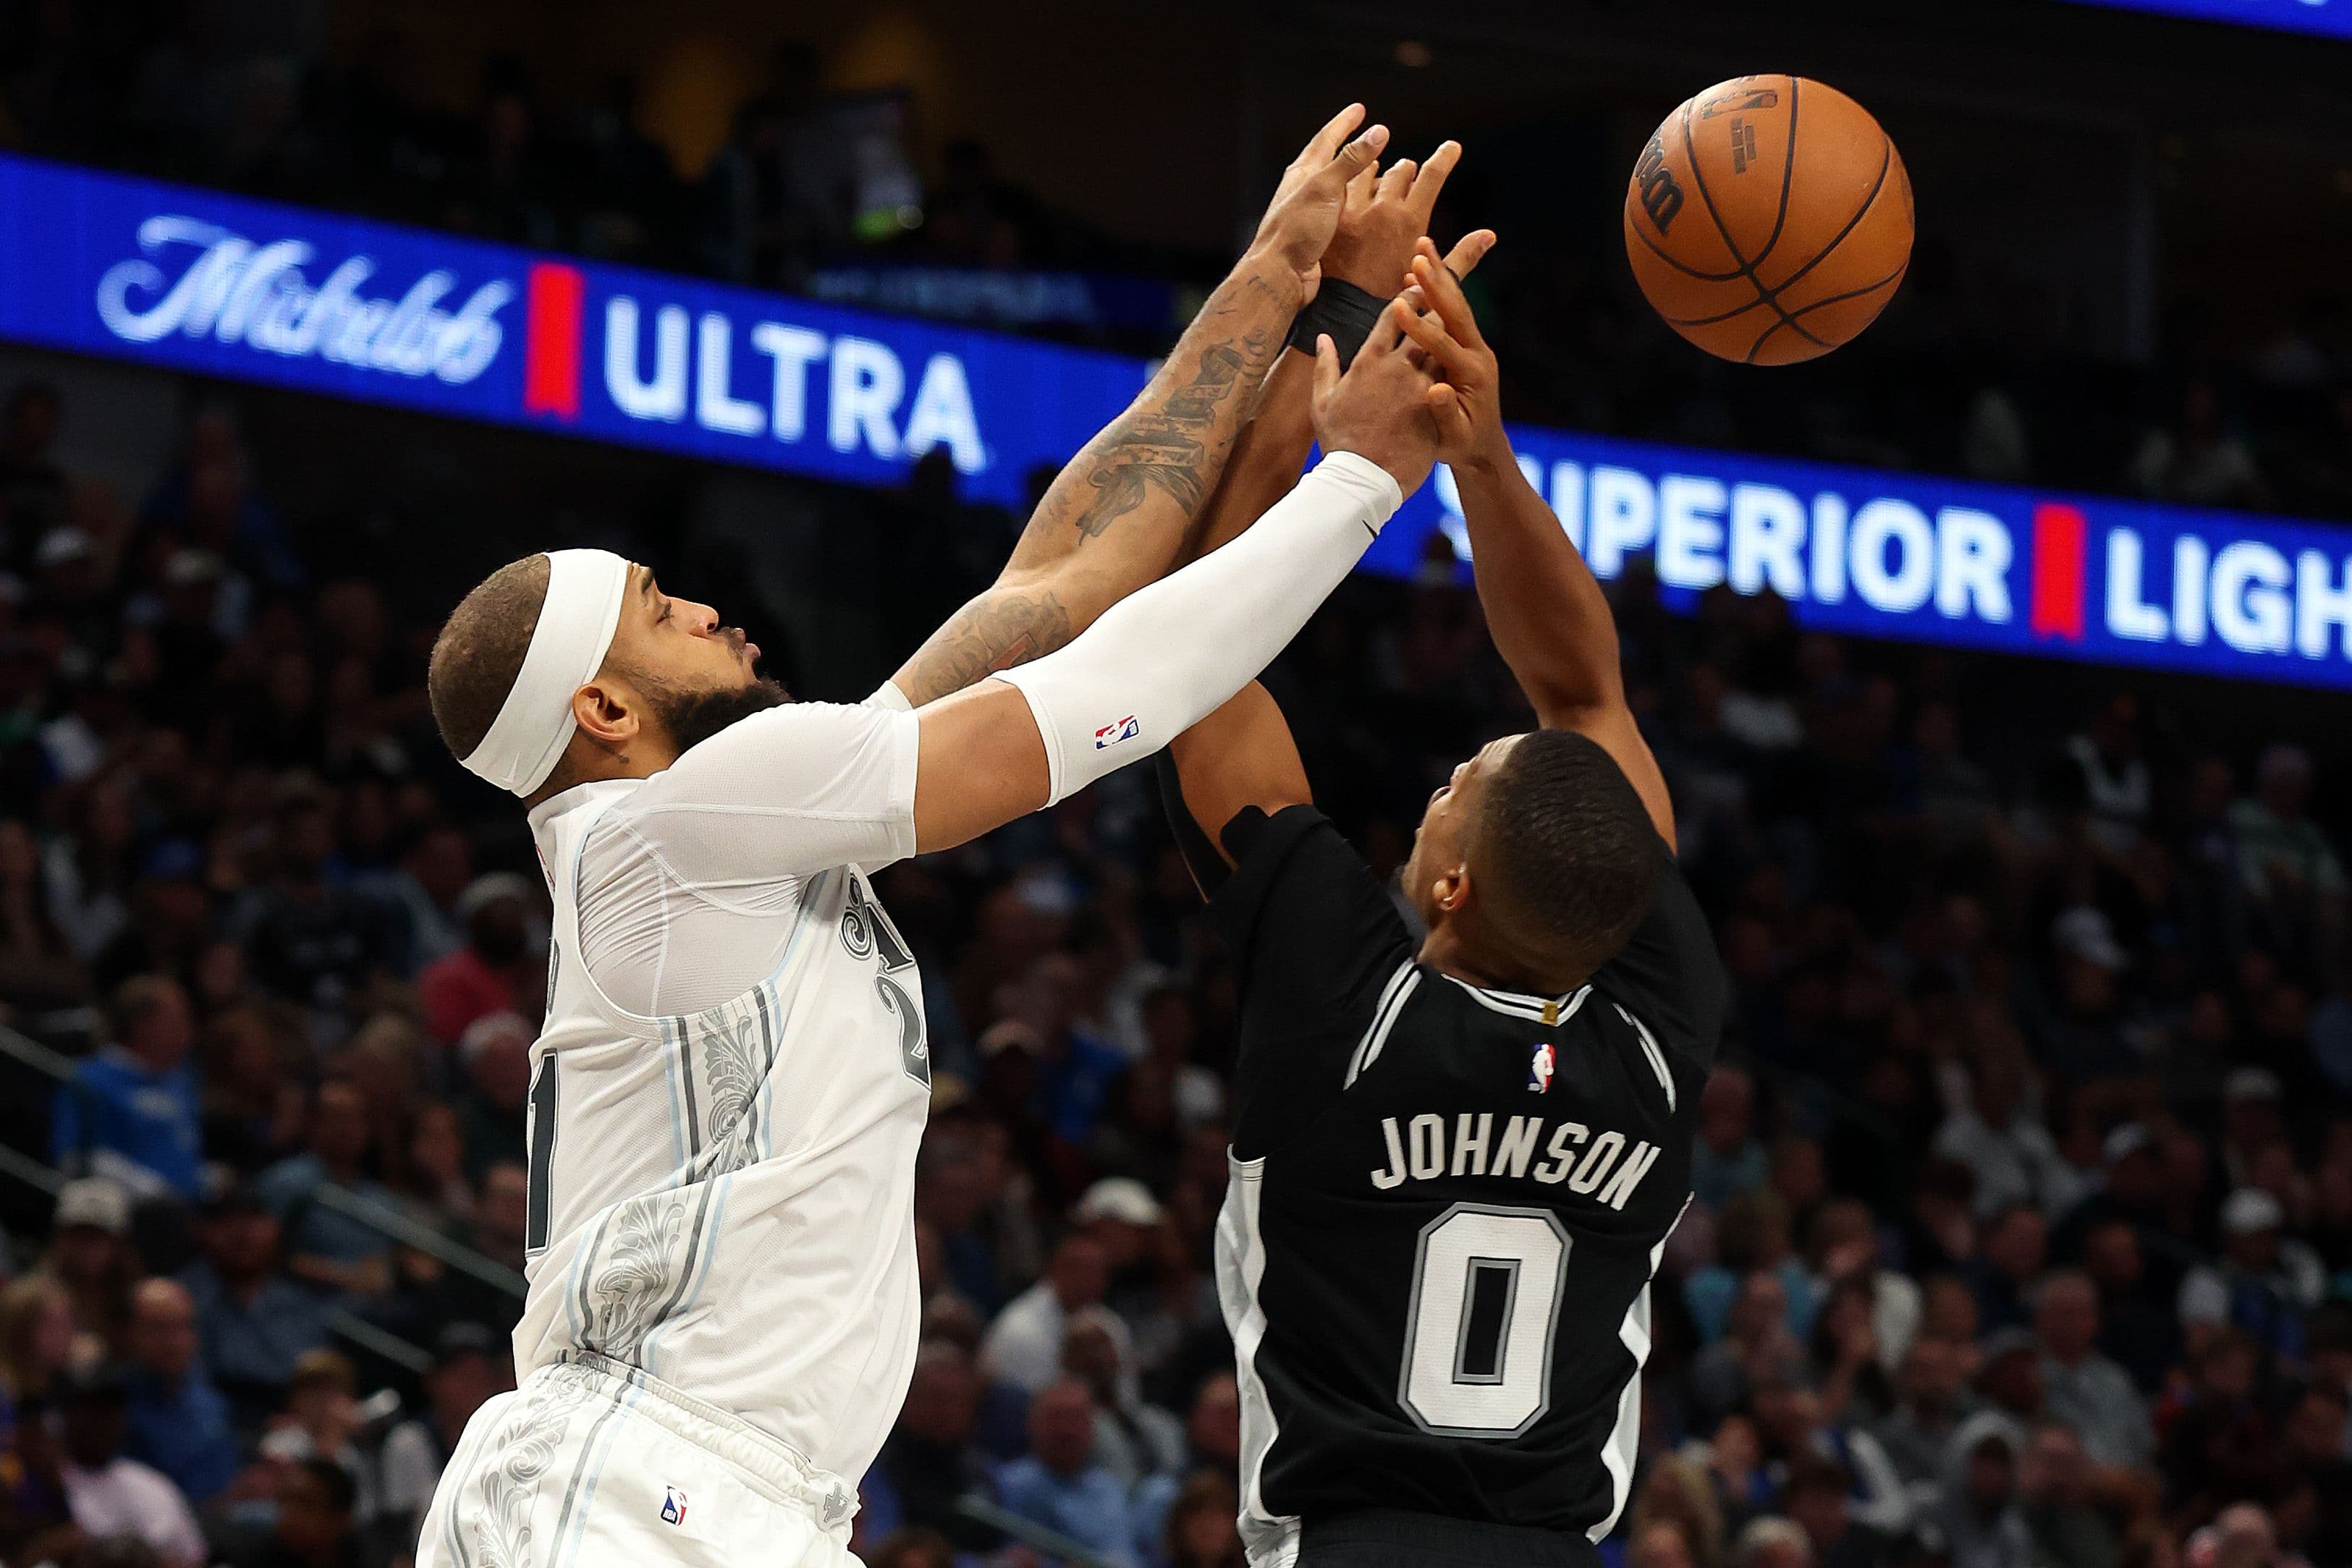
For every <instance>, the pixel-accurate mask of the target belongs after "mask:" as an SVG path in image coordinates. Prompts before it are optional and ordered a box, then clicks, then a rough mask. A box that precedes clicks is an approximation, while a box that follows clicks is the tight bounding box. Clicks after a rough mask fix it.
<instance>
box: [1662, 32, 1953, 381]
mask: <svg viewBox="0 0 2352 1568" xmlns="http://www.w3.org/2000/svg"><path fill="white" fill-rule="evenodd" d="M1625 254H1626V256H1627V257H1628V259H1630V260H1631V261H1632V262H1633V277H1634V279H1635V280H1636V281H1637V282H1639V283H1640V284H1641V286H1642V292H1643V294H1645V295H1647V296H1648V297H1649V300H1650V303H1651V304H1652V305H1653V306H1654V307H1655V308H1657V312H1658V314H1659V315H1661V316H1663V317H1664V318H1665V321H1666V325H1667V326H1669V327H1672V328H1673V329H1675V331H1677V332H1680V333H1681V334H1682V335H1683V336H1684V337H1685V338H1688V339H1689V340H1691V341H1692V342H1694V343H1696V344H1697V345H1698V346H1699V347H1700V348H1702V349H1705V350H1706V351H1707V352H1708V353H1710V354H1717V355H1720V356H1721V357H1722V358H1724V359H1727V360H1736V361H1739V362H1740V363H1742V364H1748V365H1786V364H1793V363H1795V362H1796V361H1799V360H1810V359H1811V358H1812V357H1813V356H1814V355H1816V354H1826V353H1828V352H1829V351H1830V350H1832V349H1834V348H1836V347H1837V346H1838V345H1839V344H1840V343H1843V342H1844V341H1845V340H1847V339H1849V338H1851V337H1853V335H1854V334H1855V333H1857V332H1859V331H1861V330H1862V329H1864V327H1867V326H1869V325H1870V323H1871V321H1872V320H1873V319H1874V318H1875V317H1876V316H1877V315H1878V312H1879V311H1880V310H1881V309H1882V308H1885V304H1886V302H1887V301H1888V300H1889V299H1892V298H1894V297H1895V289H1896V288H1898V287H1901V286H1902V283H1903V271H1904V268H1906V267H1908V266H1909V265H1910V263H1911V177H1910V175H1908V174H1907V173H1906V172H1904V169H1903V159H1902V156H1901V155H1900V154H1899V153H1897V152H1895V143H1894V142H1893V141H1890V140H1889V139H1888V137H1887V135H1886V132H1885V131H1881V130H1880V129H1879V128H1878V121H1876V120H1873V119H1872V118H1871V117H1870V111H1869V110H1865V109H1864V108H1863V107H1862V105H1860V104H1858V103H1856V102H1854V101H1853V99H1850V98H1848V97H1846V95H1845V94H1843V93H1842V92H1840V91H1838V89H1835V88H1833V87H1824V86H1823V85H1822V84H1821V83H1820V82H1817V81H1812V80H1810V79H1808V78H1804V77H1791V76H1754V77H1737V78H1733V79H1732V80H1730V81H1727V82H1722V83H1719V84H1717V86H1714V87H1711V88H1709V89H1706V91H1705V92H1703V93H1700V94H1699V95H1698V96H1697V97H1696V98H1694V99H1691V100H1690V101H1689V102H1688V103H1685V104H1684V105H1683V106H1682V107H1681V108H1680V109H1678V110H1675V111H1674V112H1673V113H1672V114H1670V115H1668V116H1666V122H1665V123H1664V125H1661V126H1659V127H1658V131H1657V134H1656V135H1654V136H1653V137H1651V138H1650V144H1649V145H1648V146H1647V147H1644V148H1643V150H1642V161H1641V162H1639V163H1637V164H1635V165H1634V166H1633V183H1631V184H1629V185H1627V186H1626V188H1625Z"/></svg>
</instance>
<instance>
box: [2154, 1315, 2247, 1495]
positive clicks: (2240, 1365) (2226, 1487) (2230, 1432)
mask: <svg viewBox="0 0 2352 1568" xmlns="http://www.w3.org/2000/svg"><path fill="white" fill-rule="evenodd" d="M2260 1365H2261V1358H2260V1353H2259V1351H2258V1348H2257V1346H2256V1344H2255V1343H2254V1341H2253V1340H2252V1339H2251V1338H2249V1337H2248V1336H2247V1335H2246V1334H2245V1333H2243V1332H2242V1331H2241V1330H2239V1329H2235V1328H2221V1329H2218V1330H2216V1331H2214V1332H2213V1333H2211V1334H2210V1335H2209V1336H2207V1337H2206V1338H2205V1339H2204V1340H2203V1342H2202V1343H2200V1344H2199V1345H2196V1346H2194V1347H2192V1348H2191V1350H2190V1352H2189V1380H2188V1383H2187V1384H2186V1385H2185V1386H2184V1387H2183V1388H2181V1389H2179V1390H2178V1391H2177V1392H2176V1393H2175V1395H2174V1396H2173V1397H2171V1398H2169V1399H2168V1400H2167V1401H2166V1406H2167V1408H2166V1409H2165V1410H2163V1411H2162V1412H2160V1415H2161V1416H2162V1417H2163V1418H2162V1419H2161V1420H2160V1422H2159V1425H2158V1431H2159V1433H2160V1434H2161V1435H2160V1437H2158V1449H2157V1469H2158V1473H2159V1474H2160V1475H2162V1476H2163V1478H2164V1491H2165V1501H2166V1506H2167V1508H2168V1510H2169V1511H2171V1513H2172V1514H2173V1515H2174V1516H2176V1517H2182V1518H2188V1519H2192V1520H2194V1519H2204V1518H2209V1517H2210V1516H2211V1515H2212V1513H2213V1512H2214V1511H2216V1510H2217V1509H2219V1508H2220V1507H2221V1505H2223V1504H2224V1503H2226V1502H2228V1501H2229V1500H2231V1499H2233V1498H2241V1497H2256V1496H2262V1495H2264V1493H2265V1492H2266V1491H2267V1490H2268V1489H2269V1488H2270V1487H2271V1485H2272V1484H2273V1481H2274V1480H2275V1479H2276V1477H2275V1475H2274V1473H2273V1472H2274V1470H2275V1463H2274V1459H2275V1456H2274V1452H2273V1450H2274V1446H2275V1434H2274V1432H2273V1429H2272V1426H2271V1421H2270V1418H2269V1416H2268V1414H2267V1413H2266V1412H2265V1411H2264V1410H2263V1408H2262V1406H2261V1405H2260V1404H2259V1403H2258V1402H2257V1401H2256V1399H2255V1397H2254V1396H2255V1388H2256V1378H2257V1375H2258V1372H2259V1368H2260Z"/></svg>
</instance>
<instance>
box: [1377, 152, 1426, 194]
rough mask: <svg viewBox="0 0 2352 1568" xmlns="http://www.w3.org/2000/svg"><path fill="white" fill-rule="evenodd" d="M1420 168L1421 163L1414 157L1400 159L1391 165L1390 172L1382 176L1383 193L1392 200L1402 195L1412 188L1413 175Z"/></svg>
mask: <svg viewBox="0 0 2352 1568" xmlns="http://www.w3.org/2000/svg"><path fill="white" fill-rule="evenodd" d="M1420 170H1421V165H1420V164H1418V163H1415V162H1413V161H1412V159H1410V158H1400V159H1398V160H1397V161H1396V162H1393V163H1391V164H1390V165H1389V168H1388V172H1387V173H1385V174H1382V175H1381V195H1383V196H1386V197H1388V198H1389V199H1390V200H1391V201H1395V200H1397V199H1399V198H1401V197H1402V196H1403V195H1404V194H1405V193H1407V192H1409V191H1411V190H1412V180H1413V176H1414V175H1415V174H1416V173H1418V172H1420Z"/></svg>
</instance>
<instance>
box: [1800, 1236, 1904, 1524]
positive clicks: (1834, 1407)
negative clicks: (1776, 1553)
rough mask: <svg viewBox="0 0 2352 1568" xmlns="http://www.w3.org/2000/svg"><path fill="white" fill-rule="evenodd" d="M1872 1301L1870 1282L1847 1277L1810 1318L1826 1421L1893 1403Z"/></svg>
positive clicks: (1879, 1410)
mask: <svg viewBox="0 0 2352 1568" xmlns="http://www.w3.org/2000/svg"><path fill="white" fill-rule="evenodd" d="M1872 1305H1873V1303H1872V1300H1871V1288H1870V1282H1869V1281H1867V1280H1865V1279H1864V1278H1862V1277H1860V1276H1858V1275H1848V1276H1846V1277H1844V1278H1843V1279H1840V1280H1838V1281H1834V1282H1833V1283H1832V1284H1831V1286H1830V1288H1829V1291H1828V1293H1827V1295H1826V1296H1825V1297H1824V1299H1823V1301H1822V1310H1821V1313H1820V1315H1819V1316H1818V1317H1816V1318H1815V1319H1814V1320H1813V1342H1812V1344H1811V1347H1810V1349H1811V1354H1810V1355H1809V1356H1808V1358H1807V1359H1808V1361H1809V1362H1810V1370H1811V1374H1812V1379H1813V1386H1814V1388H1815V1389H1816V1391H1818V1393H1819V1394H1820V1396H1821V1401H1822V1416H1823V1418H1824V1419H1826V1420H1828V1421H1830V1422H1832V1423H1838V1422H1843V1421H1847V1420H1864V1419H1867V1418H1868V1417H1870V1416H1876V1415H1882V1414H1884V1413H1885V1411H1886V1410H1887V1408H1888V1407H1889V1406H1891V1405H1892V1403H1893V1390H1892V1388H1891V1387H1890V1386H1889V1385H1888V1382H1887V1377H1886V1370H1885V1367H1884V1366H1883V1365H1882V1364H1880V1361H1879V1355H1878V1331H1877V1328H1876V1327H1875V1326H1874V1323H1873V1322H1872V1321H1871V1320H1872ZM1815 1544H1817V1545H1818V1544H1819V1542H1816V1543H1815Z"/></svg>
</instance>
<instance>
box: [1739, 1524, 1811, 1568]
mask: <svg viewBox="0 0 2352 1568" xmlns="http://www.w3.org/2000/svg"><path fill="white" fill-rule="evenodd" d="M1731 1568H1813V1543H1812V1537H1811V1536H1809V1535H1807V1534H1806V1533H1805V1531H1804V1530H1803V1528H1802V1527H1801V1526H1800V1525H1797V1524H1793V1523H1791V1522H1790V1521H1788V1520H1785V1519H1780V1518H1778V1517H1768V1518H1764V1519H1754V1520H1750V1521H1748V1524H1747V1526H1746V1527H1745V1528H1744V1529H1742V1530H1741V1531H1740V1532H1739V1538H1738V1541H1736V1542H1733V1544H1732V1548H1731Z"/></svg>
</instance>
